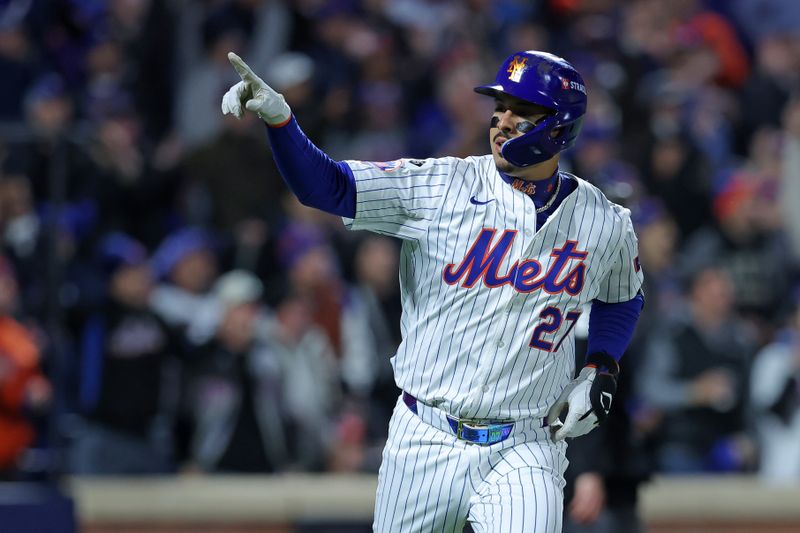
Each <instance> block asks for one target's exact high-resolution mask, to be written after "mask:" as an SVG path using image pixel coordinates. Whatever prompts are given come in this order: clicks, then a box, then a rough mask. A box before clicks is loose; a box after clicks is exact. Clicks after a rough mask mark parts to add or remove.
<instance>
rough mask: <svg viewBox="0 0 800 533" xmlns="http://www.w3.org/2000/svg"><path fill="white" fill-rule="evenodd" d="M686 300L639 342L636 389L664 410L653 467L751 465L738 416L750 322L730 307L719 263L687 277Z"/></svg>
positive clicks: (744, 388) (750, 449)
mask: <svg viewBox="0 0 800 533" xmlns="http://www.w3.org/2000/svg"><path fill="white" fill-rule="evenodd" d="M686 297H687V302H686V306H685V308H684V309H683V310H682V312H680V313H677V314H676V316H674V317H671V318H669V319H668V320H666V321H665V322H664V324H663V327H662V328H661V330H660V331H659V332H658V333H656V334H654V335H653V337H652V338H651V339H650V341H649V343H648V346H647V347H646V350H647V352H646V355H645V361H644V363H643V366H642V369H641V373H640V374H639V378H638V379H639V381H638V388H639V394H640V395H641V397H642V398H643V399H644V400H645V402H646V403H647V407H648V408H652V409H656V410H658V411H660V413H661V415H662V416H663V420H662V423H661V425H660V427H659V428H658V435H657V437H656V438H657V442H658V449H657V450H656V453H657V460H658V466H659V468H660V469H662V470H663V471H665V472H669V473H688V472H694V473H699V472H712V471H741V470H746V469H747V468H749V467H751V466H752V464H753V459H754V457H753V454H754V449H753V445H752V441H751V439H750V437H749V436H748V435H747V433H746V430H747V420H746V418H745V407H746V398H747V391H748V387H747V386H748V376H749V368H750V361H751V357H752V354H753V351H754V339H753V337H752V332H751V331H750V330H751V329H752V328H748V326H747V325H746V323H743V322H742V321H741V320H740V319H739V317H738V316H737V315H736V314H735V313H734V310H733V286H732V285H731V281H730V278H729V277H728V275H727V274H726V273H725V272H724V271H723V270H721V269H720V268H718V267H715V266H706V267H703V268H699V269H698V270H697V271H695V272H693V273H692V274H691V275H690V276H689V280H688V282H687V287H686Z"/></svg>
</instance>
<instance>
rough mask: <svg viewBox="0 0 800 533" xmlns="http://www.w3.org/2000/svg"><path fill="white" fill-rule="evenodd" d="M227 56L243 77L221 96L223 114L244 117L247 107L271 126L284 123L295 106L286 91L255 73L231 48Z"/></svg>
mask: <svg viewBox="0 0 800 533" xmlns="http://www.w3.org/2000/svg"><path fill="white" fill-rule="evenodd" d="M228 60H229V61H230V62H231V65H233V68H235V69H236V72H237V73H238V74H239V77H241V78H242V81H240V82H239V83H237V84H236V85H234V86H233V87H231V88H230V89H228V92H226V93H225V95H224V96H223V97H222V114H223V115H228V114H231V115H233V116H235V117H236V118H242V116H244V110H245V109H247V110H248V111H251V112H253V113H255V114H256V115H258V116H259V118H261V120H263V121H264V122H266V123H267V124H269V125H270V126H280V125H283V124H285V123H286V122H287V121H288V120H289V118H290V117H291V116H292V110H291V109H290V108H289V104H287V103H286V100H285V99H284V98H283V95H282V94H280V93H279V92H277V91H275V89H273V88H272V87H270V86H269V85H267V84H266V83H265V82H264V80H262V79H261V78H259V77H258V76H256V75H255V73H254V72H253V71H252V69H251V68H250V67H249V66H247V63H245V62H244V61H242V58H241V57H239V56H237V55H236V54H234V53H233V52H228Z"/></svg>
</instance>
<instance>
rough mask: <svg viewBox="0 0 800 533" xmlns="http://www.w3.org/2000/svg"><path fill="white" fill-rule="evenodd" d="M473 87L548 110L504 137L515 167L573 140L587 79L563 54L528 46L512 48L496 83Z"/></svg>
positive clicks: (535, 160) (505, 151) (580, 119)
mask: <svg viewBox="0 0 800 533" xmlns="http://www.w3.org/2000/svg"><path fill="white" fill-rule="evenodd" d="M475 92H477V93H480V94H486V95H488V96H494V97H497V96H499V95H509V96H513V97H515V98H519V99H521V100H525V101H527V102H532V103H534V104H537V105H540V106H542V107H546V108H547V109H550V110H552V114H550V115H547V116H546V117H545V118H544V119H543V120H541V121H539V122H538V123H536V124H535V125H534V127H533V128H532V129H531V130H529V131H526V132H525V133H524V134H523V135H520V136H519V137H516V138H514V139H511V140H509V141H507V142H506V143H505V144H504V145H503V148H502V155H503V158H504V159H505V160H506V161H508V162H509V163H511V164H512V165H515V166H518V167H527V166H530V165H535V164H537V163H541V162H542V161H547V160H548V159H550V158H551V157H553V156H554V155H556V154H557V153H559V152H560V151H562V150H566V149H567V148H569V147H571V146H572V145H573V144H575V140H576V139H577V138H578V133H580V130H581V124H582V123H583V116H584V115H585V114H586V85H585V84H584V83H583V78H581V75H580V74H579V73H578V71H577V70H575V67H573V66H572V65H570V64H569V63H568V62H567V61H565V60H564V59H562V58H560V57H558V56H554V55H553V54H548V53H546V52H537V51H534V50H529V51H526V52H517V53H515V54H511V55H510V56H509V57H508V59H506V60H505V61H504V62H503V65H502V66H501V67H500V70H498V71H497V77H496V78H495V83H494V84H492V85H481V86H480V87H475Z"/></svg>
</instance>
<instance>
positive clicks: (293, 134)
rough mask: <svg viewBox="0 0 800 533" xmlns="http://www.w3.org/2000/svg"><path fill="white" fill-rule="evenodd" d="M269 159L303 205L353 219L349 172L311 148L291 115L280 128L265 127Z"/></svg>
mask: <svg viewBox="0 0 800 533" xmlns="http://www.w3.org/2000/svg"><path fill="white" fill-rule="evenodd" d="M267 136H268V137H269V142H270V145H271V146H272V156H273V157H274V158H275V163H276V164H277V165H278V170H279V171H280V173H281V175H282V176H283V180H284V181H285V182H286V185H288V186H289V189H290V190H291V191H292V192H293V193H294V195H295V196H297V199H298V200H300V202H301V203H302V204H303V205H307V206H308V207H313V208H316V209H320V210H322V211H325V212H327V213H331V214H333V215H338V216H341V217H347V218H355V216H356V182H355V178H354V177H353V171H352V170H350V167H349V166H348V165H347V164H346V163H344V162H337V161H334V160H333V159H331V158H330V157H328V155H327V154H326V153H325V152H323V151H322V150H320V149H319V148H317V147H316V146H314V143H312V142H311V141H310V140H309V139H308V137H306V134H305V133H303V130H301V129H300V125H299V124H298V123H297V121H296V120H295V118H294V116H292V118H291V119H290V120H289V122H288V123H287V124H286V125H284V126H280V127H269V126H268V127H267Z"/></svg>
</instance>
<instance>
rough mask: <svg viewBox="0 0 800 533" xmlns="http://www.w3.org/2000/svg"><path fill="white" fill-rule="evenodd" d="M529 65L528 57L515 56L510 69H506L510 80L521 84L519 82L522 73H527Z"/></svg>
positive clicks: (509, 66)
mask: <svg viewBox="0 0 800 533" xmlns="http://www.w3.org/2000/svg"><path fill="white" fill-rule="evenodd" d="M527 63H528V58H527V57H519V56H514V59H512V60H511V63H509V65H508V69H506V72H508V79H509V80H511V81H515V82H518V83H519V80H521V79H522V73H523V72H525V69H526V68H527Z"/></svg>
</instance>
